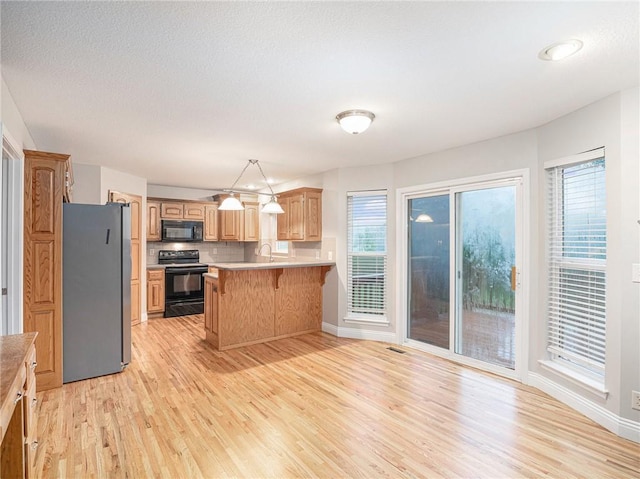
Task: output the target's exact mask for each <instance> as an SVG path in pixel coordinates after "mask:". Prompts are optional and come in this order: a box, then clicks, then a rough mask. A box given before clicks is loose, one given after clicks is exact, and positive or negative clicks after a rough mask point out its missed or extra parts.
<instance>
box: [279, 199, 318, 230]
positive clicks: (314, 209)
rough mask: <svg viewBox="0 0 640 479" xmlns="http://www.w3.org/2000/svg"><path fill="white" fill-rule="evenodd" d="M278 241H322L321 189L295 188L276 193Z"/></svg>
mask: <svg viewBox="0 0 640 479" xmlns="http://www.w3.org/2000/svg"><path fill="white" fill-rule="evenodd" d="M278 203H280V206H282V209H283V210H284V214H280V215H278V216H277V222H278V234H277V238H278V240H279V241H288V240H290V241H322V190H321V189H319V188H297V189H295V190H290V191H285V192H283V193H280V194H279V195H278Z"/></svg>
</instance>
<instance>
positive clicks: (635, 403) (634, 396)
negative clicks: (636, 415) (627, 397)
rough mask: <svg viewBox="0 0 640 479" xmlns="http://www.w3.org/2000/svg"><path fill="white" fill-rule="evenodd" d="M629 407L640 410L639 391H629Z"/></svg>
mask: <svg viewBox="0 0 640 479" xmlns="http://www.w3.org/2000/svg"><path fill="white" fill-rule="evenodd" d="M631 409H637V410H638V411H640V392H638V391H631Z"/></svg>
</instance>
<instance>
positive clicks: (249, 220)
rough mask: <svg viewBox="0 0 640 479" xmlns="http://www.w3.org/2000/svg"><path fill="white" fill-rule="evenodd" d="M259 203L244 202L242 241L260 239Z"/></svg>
mask: <svg viewBox="0 0 640 479" xmlns="http://www.w3.org/2000/svg"><path fill="white" fill-rule="evenodd" d="M259 208H260V204H259V203H245V204H244V215H243V216H244V237H243V239H244V241H260V209H259Z"/></svg>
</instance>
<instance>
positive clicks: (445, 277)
mask: <svg viewBox="0 0 640 479" xmlns="http://www.w3.org/2000/svg"><path fill="white" fill-rule="evenodd" d="M409 211H410V215H409V264H408V268H409V284H408V287H409V304H410V307H409V323H408V325H407V336H408V337H409V338H411V339H415V340H417V341H423V342H425V343H428V344H433V345H434V346H439V347H441V348H448V347H449V336H450V335H449V329H450V328H449V304H450V301H449V299H450V298H449V296H450V294H449V289H450V288H449V276H450V271H449V270H450V267H449V256H450V255H449V253H450V246H449V243H450V240H449V235H450V225H449V216H450V214H449V195H448V194H446V195H434V196H428V197H423V198H416V199H411V200H409Z"/></svg>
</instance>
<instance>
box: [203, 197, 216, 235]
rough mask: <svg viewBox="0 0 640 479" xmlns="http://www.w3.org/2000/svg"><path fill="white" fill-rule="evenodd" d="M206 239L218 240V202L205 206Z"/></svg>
mask: <svg viewBox="0 0 640 479" xmlns="http://www.w3.org/2000/svg"><path fill="white" fill-rule="evenodd" d="M203 239H204V241H218V203H212V204H205V206H204V237H203Z"/></svg>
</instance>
